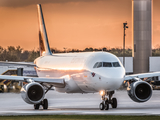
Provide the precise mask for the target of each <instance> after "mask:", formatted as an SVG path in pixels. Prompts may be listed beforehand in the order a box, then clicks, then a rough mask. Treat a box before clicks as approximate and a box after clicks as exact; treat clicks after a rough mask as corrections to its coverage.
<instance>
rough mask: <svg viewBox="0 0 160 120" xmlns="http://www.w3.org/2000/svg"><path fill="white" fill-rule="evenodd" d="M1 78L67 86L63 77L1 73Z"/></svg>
mask: <svg viewBox="0 0 160 120" xmlns="http://www.w3.org/2000/svg"><path fill="white" fill-rule="evenodd" d="M0 79H7V80H15V81H22V82H39V83H47V84H51V85H53V86H54V87H65V81H64V79H63V78H46V77H26V76H10V75H0Z"/></svg>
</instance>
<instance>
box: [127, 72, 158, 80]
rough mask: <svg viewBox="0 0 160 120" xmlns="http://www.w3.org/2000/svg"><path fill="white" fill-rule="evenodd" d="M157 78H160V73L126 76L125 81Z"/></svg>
mask: <svg viewBox="0 0 160 120" xmlns="http://www.w3.org/2000/svg"><path fill="white" fill-rule="evenodd" d="M155 76H160V72H151V73H141V74H133V75H126V76H125V80H131V79H134V78H148V77H155Z"/></svg>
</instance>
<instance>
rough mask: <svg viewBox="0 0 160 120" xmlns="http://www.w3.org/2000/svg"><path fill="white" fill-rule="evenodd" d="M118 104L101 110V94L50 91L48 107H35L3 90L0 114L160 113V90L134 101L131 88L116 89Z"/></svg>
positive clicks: (0, 100)
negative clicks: (140, 100)
mask: <svg viewBox="0 0 160 120" xmlns="http://www.w3.org/2000/svg"><path fill="white" fill-rule="evenodd" d="M114 97H116V98H117V101H118V107H117V108H116V109H115V108H114V109H113V108H111V106H110V109H109V110H102V111H101V110H99V104H100V102H101V96H100V95H99V93H95V94H66V93H58V92H56V91H49V92H48V93H47V94H46V98H47V99H48V101H49V108H48V110H43V109H42V107H41V108H40V109H39V110H34V108H33V105H30V104H27V103H25V102H24V101H23V99H22V98H21V94H20V93H0V116H8V115H160V91H158V90H155V91H153V94H152V97H151V99H150V100H149V101H147V102H145V103H136V102H134V101H132V100H131V99H130V98H129V96H128V94H127V91H125V90H124V91H116V92H115V94H114Z"/></svg>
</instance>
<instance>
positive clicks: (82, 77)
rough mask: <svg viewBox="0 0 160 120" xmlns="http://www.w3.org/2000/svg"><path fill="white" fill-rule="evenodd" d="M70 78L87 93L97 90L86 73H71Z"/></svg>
mask: <svg viewBox="0 0 160 120" xmlns="http://www.w3.org/2000/svg"><path fill="white" fill-rule="evenodd" d="M72 78H73V80H74V81H75V82H76V84H77V85H78V86H79V88H80V89H81V90H82V91H84V92H89V93H94V92H97V91H96V90H95V89H94V86H93V82H91V81H90V80H89V76H87V74H86V73H80V74H75V75H72Z"/></svg>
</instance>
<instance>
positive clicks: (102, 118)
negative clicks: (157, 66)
mask: <svg viewBox="0 0 160 120" xmlns="http://www.w3.org/2000/svg"><path fill="white" fill-rule="evenodd" d="M124 119H125V120H160V116H114V115H42V116H38V115H37V116H0V120H124Z"/></svg>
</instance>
